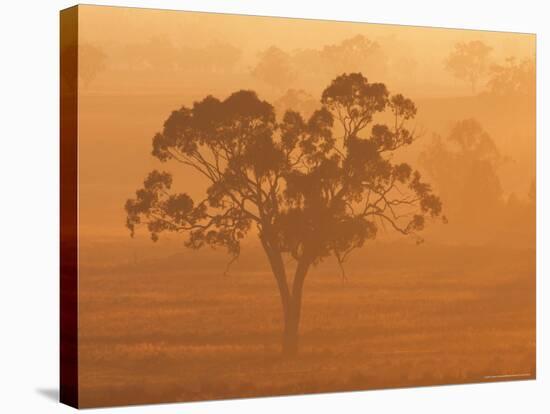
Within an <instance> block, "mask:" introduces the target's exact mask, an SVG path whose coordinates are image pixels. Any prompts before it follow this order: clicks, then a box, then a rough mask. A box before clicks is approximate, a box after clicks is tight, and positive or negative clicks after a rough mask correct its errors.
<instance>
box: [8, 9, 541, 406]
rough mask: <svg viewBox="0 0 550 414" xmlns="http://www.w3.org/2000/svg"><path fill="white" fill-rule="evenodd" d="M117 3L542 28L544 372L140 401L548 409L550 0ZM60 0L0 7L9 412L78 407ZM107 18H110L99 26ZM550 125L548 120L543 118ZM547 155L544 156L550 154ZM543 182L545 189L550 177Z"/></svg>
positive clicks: (445, 24)
mask: <svg viewBox="0 0 550 414" xmlns="http://www.w3.org/2000/svg"><path fill="white" fill-rule="evenodd" d="M89 3H94V4H112V5H127V6H141V7H158V8H168V9H181V10H200V11H216V12H231V13H244V14H258V15H272V16H289V17H308V18H319V19H330V20H353V21H365V22H376V23H397V24H409V25H425V26H443V27H459V28H472V29H493V30H505V31H522V32H535V33H537V35H538V36H537V47H538V53H537V73H538V99H537V100H538V105H537V124H538V133H537V195H538V200H537V201H538V206H537V213H538V214H537V216H538V218H537V220H538V222H537V225H538V234H537V236H538V237H537V239H538V240H537V241H538V243H537V248H538V254H537V277H538V280H537V282H538V285H537V304H538V306H537V311H538V318H537V330H538V341H537V351H538V352H537V354H538V355H537V362H538V364H537V367H538V369H537V371H538V379H537V380H536V381H524V382H508V383H499V384H483V385H463V386H445V387H428V388H412V389H403V390H388V391H368V392H354V393H344V394H325V395H314V396H299V397H284V398H280V397H279V398H260V399H249V400H234V401H220V402H205V403H192V404H166V405H155V406H140V407H129V408H117V409H103V410H102V411H101V412H105V413H110V412H118V413H123V412H131V413H175V412H182V411H185V412H186V413H213V412H224V413H230V414H231V413H239V414H246V413H257V412H262V413H280V412H306V410H307V411H316V412H321V413H325V412H326V413H329V412H330V413H332V412H335V411H336V412H338V411H345V412H346V413H355V412H357V413H359V412H361V413H364V412H373V413H378V412H384V413H393V412H395V413H402V412H413V413H414V412H422V413H426V414H428V413H438V414H439V413H442V412H443V413H446V414H449V413H482V412H491V413H523V412H529V413H543V412H546V413H548V412H550V411H549V410H550V397H549V393H550V380H549V375H550V367H549V359H548V357H547V354H546V353H545V347H546V348H547V347H548V346H549V345H548V344H549V343H550V342H549V340H548V332H549V330H548V329H546V330H544V329H543V324H544V323H548V322H547V321H548V320H550V319H549V318H548V309H549V306H548V305H547V304H546V305H545V303H544V300H549V298H550V294H549V292H548V287H549V286H550V284H547V283H545V281H544V280H543V278H544V276H545V273H546V272H547V271H548V269H549V266H550V260H549V258H548V253H549V248H548V244H549V243H550V238H549V234H550V232H549V220H548V218H547V217H546V216H545V215H543V214H541V213H542V212H543V211H549V209H550V203H549V201H550V199H549V197H550V195H549V193H548V191H547V189H548V185H547V182H548V179H549V178H550V167H549V164H550V163H549V161H548V159H549V157H550V153H549V150H548V148H549V145H548V143H547V142H545V141H546V140H547V138H548V136H547V135H548V134H547V131H548V129H545V128H544V123H545V119H544V118H543V115H544V114H546V115H547V110H548V108H549V104H548V85H549V82H548V76H549V74H550V69H549V68H550V65H549V54H550V50H549V44H550V23H549V20H548V16H549V15H550V14H549V12H548V11H546V10H544V8H545V3H546V2H545V1H542V0H540V1H527V0H521V1H520V0H515V1H504V0H500V1H480V0H473V1H470V0H454V1H447V2H445V1H443V0H439V1H438V0H434V1H427V0H426V1H424V0H402V1H391V0H378V1H377V2H374V1H368V0H355V1H352V0H338V1H332V2H323V3H320V2H319V1H314V2H313V1H311V2H307V1H305V0H304V1H302V2H299V1H296V0H293V1H292V0H271V1H267V0H255V1H245V0H233V1H231V2H230V1H227V0H226V1H206V0H200V1H199V0H198V1H182V0H180V1H175V0H172V1H160V0H157V1H151V0H149V1H146V0H143V1H138V0H133V1H116V0H112V1H107V2H95V1H90V2H89ZM73 4H74V3H72V2H68V1H61V0H47V1H46V0H36V1H31V0H28V1H16V0H12V1H4V2H2V10H1V12H0V31H1V36H0V39H1V42H2V43H1V45H2V48H1V50H0V71H1V76H0V82H1V85H0V105H1V108H0V114H1V115H0V123H1V125H0V220H1V221H0V283H1V285H0V381H1V382H0V412H4V413H10V414H11V413H19V412H24V413H32V414H35V413H36V414H38V413H40V414H45V413H51V412H55V413H57V412H60V413H62V412H69V411H72V410H73V409H72V408H69V407H66V406H63V405H61V404H59V403H57V394H58V377H59V376H58V363H59V358H58V346H59V341H58V337H59V328H58V317H59V312H58V300H59V288H58V286H59V282H58V276H59V272H58V263H59V260H58V242H59V238H58V225H59V219H58V215H59V203H58V199H59V184H58V182H59V167H58V165H59V155H58V152H59V145H58V133H59V132H58V131H59V123H58V119H59V100H58V99H59V94H58V71H59V64H58V61H59V54H58V36H59V28H58V25H59V18H58V11H59V10H60V9H62V8H65V7H68V6H72V5H73ZM98 30H101V28H100V27H98ZM546 125H548V124H546ZM545 160H546V162H545ZM544 187H546V189H545V188H544Z"/></svg>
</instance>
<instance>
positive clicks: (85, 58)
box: [62, 43, 107, 88]
mask: <svg viewBox="0 0 550 414" xmlns="http://www.w3.org/2000/svg"><path fill="white" fill-rule="evenodd" d="M63 53H64V55H65V56H72V59H76V58H78V76H79V80H81V81H82V86H84V87H85V88H86V87H88V86H89V85H90V83H91V82H92V81H93V80H94V79H95V78H96V76H97V74H98V73H100V72H101V71H102V70H104V69H105V61H106V59H107V57H106V55H105V53H103V51H102V50H101V49H99V48H98V47H96V46H93V45H91V44H88V43H82V44H80V45H79V46H77V45H71V46H67V47H65V48H64V49H63ZM62 81H64V82H68V81H69V79H67V78H62ZM76 86H77V85H71V87H76Z"/></svg>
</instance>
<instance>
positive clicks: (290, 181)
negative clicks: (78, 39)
mask: <svg viewBox="0 0 550 414" xmlns="http://www.w3.org/2000/svg"><path fill="white" fill-rule="evenodd" d="M321 104H322V107H321V109H319V110H317V111H315V112H314V113H313V114H312V115H311V116H310V117H309V118H308V119H304V118H303V116H302V115H301V114H300V113H298V112H294V111H292V110H289V111H287V112H286V113H285V115H284V117H283V120H282V121H281V122H277V121H276V117H275V113H274V109H273V107H272V106H271V105H270V104H269V103H268V102H266V101H263V100H261V99H260V98H258V96H257V95H256V94H255V93H254V92H252V91H246V90H240V91H237V92H235V93H233V94H232V95H230V96H229V97H227V98H226V99H224V100H220V99H218V98H215V97H213V96H207V97H206V98H204V99H203V100H201V101H198V102H195V103H194V104H193V106H191V107H186V106H184V107H181V108H180V109H179V110H176V111H174V112H172V114H171V115H170V116H169V117H168V119H167V120H166V122H165V123H164V127H163V129H162V131H161V132H159V133H158V134H156V135H155V137H154V139H153V151H152V154H153V155H154V156H155V157H156V158H158V159H159V160H161V161H163V162H167V161H175V162H178V163H181V164H183V165H185V166H187V167H189V168H190V169H193V170H194V171H196V172H197V173H199V174H201V175H202V176H204V177H205V178H207V179H208V181H209V183H210V184H209V186H208V188H206V191H205V197H204V198H203V199H200V200H193V199H192V198H191V197H190V196H189V195H188V194H186V193H174V192H172V191H171V188H172V180H173V178H172V176H171V175H170V174H169V173H166V172H160V171H153V172H151V173H150V174H149V175H148V177H147V178H146V179H145V181H144V183H143V187H142V188H141V189H139V190H138V191H137V192H136V195H135V198H132V199H130V200H128V202H127V203H126V211H127V215H128V216H127V226H128V228H129V229H130V230H131V232H132V234H133V232H134V230H135V228H136V226H137V225H139V224H145V225H146V226H147V228H148V230H149V232H150V234H151V237H152V238H153V240H156V239H157V238H158V235H159V234H160V233H162V232H182V233H185V234H187V239H186V244H187V246H189V247H192V248H200V247H203V246H206V245H210V246H222V247H225V248H226V249H227V250H228V251H229V253H230V254H231V255H233V256H234V257H236V256H238V254H239V253H240V245H241V241H242V239H243V238H244V237H245V235H246V234H247V233H248V232H249V231H250V230H251V229H253V228H254V229H257V231H258V235H259V237H260V240H261V241H262V243H263V244H264V247H269V248H270V249H273V250H276V251H278V252H279V253H281V254H289V255H290V256H291V257H293V258H294V259H296V260H297V261H298V262H300V261H307V263H308V264H311V263H313V264H314V263H317V262H318V261H320V260H322V259H323V258H325V257H327V256H331V255H333V256H334V257H336V258H337V259H338V261H339V262H342V261H343V260H344V259H345V257H346V256H347V255H348V254H349V253H350V252H351V251H352V250H354V249H356V248H359V247H361V246H363V244H364V243H365V241H366V240H368V239H372V238H374V237H375V236H376V234H377V231H378V229H379V227H380V226H389V228H392V229H394V230H396V231H398V232H400V233H402V234H406V235H416V234H417V232H418V231H420V230H422V229H423V227H424V225H425V221H426V219H427V218H434V217H437V216H439V215H440V214H441V202H440V200H439V198H438V197H437V196H435V195H434V194H433V193H432V189H431V187H430V185H429V184H427V183H425V182H423V181H422V180H421V176H420V174H419V173H418V171H415V170H413V168H412V167H411V166H410V165H409V164H407V163H394V162H393V161H392V153H394V152H395V151H396V150H398V149H399V148H400V147H404V146H408V145H410V144H411V143H412V142H413V141H414V139H415V133H414V130H411V129H410V128H408V127H407V124H408V121H410V120H411V119H413V118H414V116H415V115H416V107H415V105H414V103H413V102H412V101H411V100H410V99H408V98H405V97H404V96H403V95H401V94H396V95H391V94H390V93H389V91H388V90H387V88H386V86H385V85H384V84H382V83H370V82H368V80H367V78H366V77H364V76H363V75H362V74H361V73H351V74H343V75H341V76H338V77H337V78H336V79H334V80H333V81H332V83H331V84H330V85H329V86H328V87H327V88H326V89H325V90H324V92H323V94H322V98H321ZM382 113H390V114H391V115H392V122H391V123H390V124H391V125H386V124H382V123H377V122H375V120H376V116H377V114H382ZM338 133H340V134H338ZM266 244H267V246H266Z"/></svg>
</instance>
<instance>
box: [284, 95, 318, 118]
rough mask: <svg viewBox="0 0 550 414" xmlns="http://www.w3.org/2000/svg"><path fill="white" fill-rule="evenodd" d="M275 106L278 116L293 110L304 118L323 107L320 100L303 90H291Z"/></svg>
mask: <svg viewBox="0 0 550 414" xmlns="http://www.w3.org/2000/svg"><path fill="white" fill-rule="evenodd" d="M273 106H274V107H275V111H276V113H278V114H284V113H285V112H286V111H287V110H289V109H292V110H293V111H295V112H299V113H300V114H301V115H302V116H305V117H309V116H311V114H312V113H313V111H315V110H316V109H318V108H319V107H320V106H321V105H320V103H319V100H318V99H315V98H314V97H313V96H312V95H310V94H309V93H308V92H306V91H304V90H303V89H289V90H287V91H286V92H285V93H284V95H282V96H281V97H280V98H279V99H277V100H276V101H275V102H274V103H273Z"/></svg>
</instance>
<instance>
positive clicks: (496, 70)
mask: <svg viewBox="0 0 550 414" xmlns="http://www.w3.org/2000/svg"><path fill="white" fill-rule="evenodd" d="M489 73H490V77H489V82H488V83H487V86H488V87H489V91H490V92H491V93H493V94H495V95H499V96H514V97H517V96H521V95H523V96H535V89H536V74H535V62H534V60H533V59H523V60H517V59H516V58H514V57H509V58H507V59H506V60H505V62H504V64H495V65H493V66H492V67H491V69H490V72H489Z"/></svg>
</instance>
